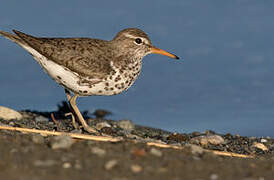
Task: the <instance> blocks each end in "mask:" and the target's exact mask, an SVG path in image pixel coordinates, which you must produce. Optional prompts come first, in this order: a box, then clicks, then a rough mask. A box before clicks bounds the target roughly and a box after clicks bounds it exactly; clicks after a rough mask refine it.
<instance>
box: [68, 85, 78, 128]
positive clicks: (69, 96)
mask: <svg viewBox="0 0 274 180" xmlns="http://www.w3.org/2000/svg"><path fill="white" fill-rule="evenodd" d="M65 93H66V95H67V98H68V102H69V107H70V111H72V112H69V113H66V114H65V116H71V120H72V125H73V127H74V128H75V129H79V125H78V123H77V122H76V121H75V117H74V114H73V109H72V107H71V105H70V100H71V95H70V92H69V90H67V89H65Z"/></svg>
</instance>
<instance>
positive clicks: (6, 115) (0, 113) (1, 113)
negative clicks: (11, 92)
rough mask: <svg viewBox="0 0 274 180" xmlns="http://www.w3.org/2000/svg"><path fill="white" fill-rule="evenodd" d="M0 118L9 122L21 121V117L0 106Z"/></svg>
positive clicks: (15, 112) (13, 111)
mask: <svg viewBox="0 0 274 180" xmlns="http://www.w3.org/2000/svg"><path fill="white" fill-rule="evenodd" d="M0 118H1V119H4V120H11V119H18V120H20V119H22V118H23V116H22V115H21V114H20V113H19V112H17V111H15V110H13V109H10V108H7V107H4V106H0Z"/></svg>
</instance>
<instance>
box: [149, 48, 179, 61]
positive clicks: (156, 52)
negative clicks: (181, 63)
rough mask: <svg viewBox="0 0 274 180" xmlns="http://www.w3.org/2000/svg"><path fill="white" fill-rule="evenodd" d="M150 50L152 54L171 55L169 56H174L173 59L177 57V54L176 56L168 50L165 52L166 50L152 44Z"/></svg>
mask: <svg viewBox="0 0 274 180" xmlns="http://www.w3.org/2000/svg"><path fill="white" fill-rule="evenodd" d="M150 51H151V53H154V54H162V55H164V56H168V57H171V58H174V59H179V57H178V56H176V55H174V54H171V53H169V52H166V51H164V50H162V49H159V48H156V47H153V46H152V47H151V48H150Z"/></svg>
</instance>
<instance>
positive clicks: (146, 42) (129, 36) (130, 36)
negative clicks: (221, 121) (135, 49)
mask: <svg viewBox="0 0 274 180" xmlns="http://www.w3.org/2000/svg"><path fill="white" fill-rule="evenodd" d="M125 36H126V37H128V38H131V39H136V38H140V39H142V41H143V42H145V44H149V42H148V40H147V39H145V38H143V37H139V36H137V37H136V36H133V35H131V34H125Z"/></svg>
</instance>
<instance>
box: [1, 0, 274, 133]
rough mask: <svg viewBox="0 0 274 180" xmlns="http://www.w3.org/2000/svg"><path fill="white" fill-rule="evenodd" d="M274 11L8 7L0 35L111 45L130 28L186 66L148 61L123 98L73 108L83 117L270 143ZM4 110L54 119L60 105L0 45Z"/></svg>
mask: <svg viewBox="0 0 274 180" xmlns="http://www.w3.org/2000/svg"><path fill="white" fill-rule="evenodd" d="M273 5H274V1H255V0H231V1H218V0H214V1H210V2H209V1H208V2H205V1H203V0H196V1H186V0H173V1H166V0H158V1H157V3H156V2H152V1H119V0H117V1H104V0H101V1H88V0H82V1H72V0H71V1H69V0H68V1H65V2H64V1H36V0H28V1H14V0H12V1H4V2H2V3H1V6H0V29H1V30H5V31H9V32H11V30H12V29H17V30H20V31H23V32H25V33H28V34H31V35H34V36H48V37H95V38H100V39H105V40H111V39H112V38H113V37H114V36H115V34H116V33H117V32H118V31H120V30H122V29H124V28H128V27H137V28H140V29H142V30H144V31H145V32H146V33H147V34H148V35H149V36H150V38H151V40H152V43H153V44H154V45H155V46H157V47H159V48H162V49H164V50H167V51H169V52H172V53H174V54H176V55H178V56H179V57H183V60H180V61H175V60H173V59H169V58H168V57H165V56H160V55H148V56H146V57H145V58H144V59H143V62H144V64H143V69H142V73H141V75H140V77H139V79H138V80H137V81H136V82H135V84H134V86H133V87H131V88H130V89H129V90H128V91H127V92H125V93H122V94H120V95H117V96H111V97H95V96H94V97H86V98H80V99H79V100H78V106H79V108H80V110H89V111H90V112H93V111H94V110H95V109H98V108H100V109H107V110H109V111H112V112H113V115H112V116H110V117H109V118H112V119H115V120H120V119H130V120H132V121H133V122H134V123H136V124H141V125H146V126H151V127H157V128H162V129H165V130H170V131H176V132H186V133H188V132H193V131H201V132H203V131H205V130H207V129H210V130H213V131H216V132H218V133H232V134H240V135H247V136H271V137H274V131H273V125H274V82H273V78H274V36H273V32H274V21H273V17H274V11H273V8H272V7H273ZM0 94H1V97H0V105H3V106H7V107H10V108H14V109H17V110H23V109H31V110H39V111H52V110H56V109H57V104H58V103H60V102H61V101H62V100H65V94H64V90H63V88H62V87H60V86H59V85H57V84H56V83H55V82H54V81H53V80H52V79H51V78H50V77H49V76H48V75H47V74H46V73H44V72H43V71H42V68H41V67H40V66H39V65H38V63H36V62H35V61H34V59H33V58H32V57H31V56H30V55H29V54H28V53H26V52H25V50H23V49H22V48H19V47H18V46H17V45H15V44H14V43H12V42H10V41H8V40H5V39H4V38H2V37H1V39H0Z"/></svg>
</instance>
